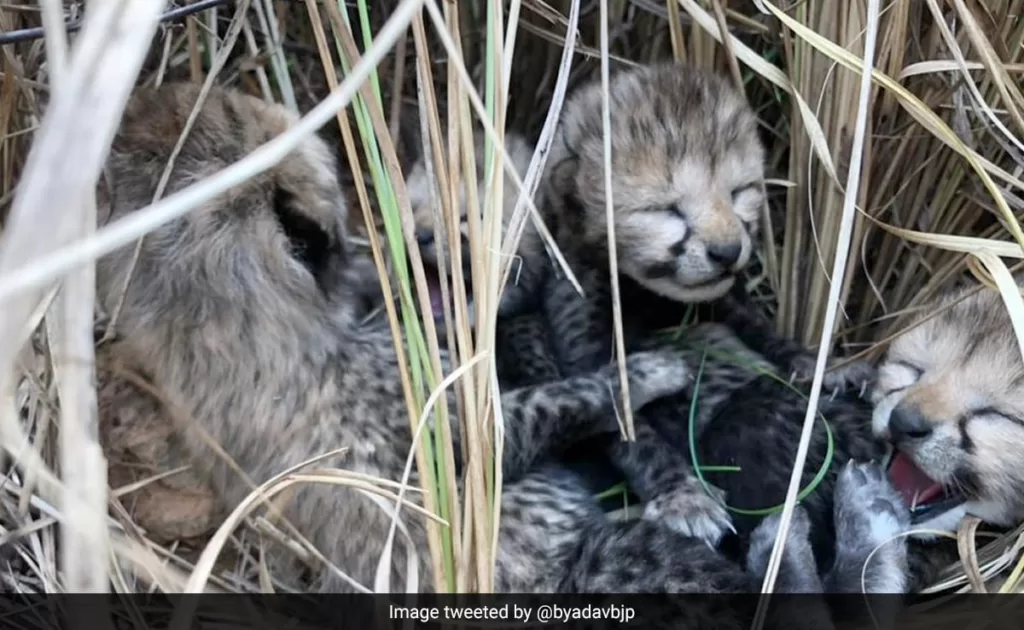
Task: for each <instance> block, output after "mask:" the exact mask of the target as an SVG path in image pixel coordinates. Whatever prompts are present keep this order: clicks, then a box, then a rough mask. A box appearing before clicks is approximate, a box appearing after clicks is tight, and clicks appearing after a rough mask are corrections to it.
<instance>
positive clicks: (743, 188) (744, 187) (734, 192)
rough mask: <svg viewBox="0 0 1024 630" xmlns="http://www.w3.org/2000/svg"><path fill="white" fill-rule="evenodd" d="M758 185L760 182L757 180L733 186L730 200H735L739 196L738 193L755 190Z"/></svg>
mask: <svg viewBox="0 0 1024 630" xmlns="http://www.w3.org/2000/svg"><path fill="white" fill-rule="evenodd" d="M759 187H760V184H759V183H758V182H751V183H749V184H744V185H742V186H739V187H738V188H733V189H732V192H731V193H730V194H731V195H732V200H733V201H736V200H737V199H738V198H739V197H740V195H743V194H744V193H748V192H753V191H756V190H757V189H758V188H759Z"/></svg>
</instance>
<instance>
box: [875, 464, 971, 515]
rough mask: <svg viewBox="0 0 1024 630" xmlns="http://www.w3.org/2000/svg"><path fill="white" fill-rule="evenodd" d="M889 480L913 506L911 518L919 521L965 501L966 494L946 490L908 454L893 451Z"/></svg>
mask: <svg viewBox="0 0 1024 630" xmlns="http://www.w3.org/2000/svg"><path fill="white" fill-rule="evenodd" d="M888 472H889V481H890V482H891V483H892V485H893V487H894V488H896V490H898V491H899V493H900V494H902V495H903V500H904V501H906V503H907V505H908V506H909V507H910V515H911V521H912V522H913V523H915V524H916V523H920V522H922V521H926V520H928V519H930V518H934V517H935V516H938V515H939V514H943V513H945V512H948V511H949V510H952V509H953V508H955V507H957V506H958V505H960V504H962V503H963V502H964V501H965V500H966V497H964V496H963V495H961V494H959V493H956V492H954V491H951V490H947V489H946V488H944V487H943V486H942V484H941V483H939V482H937V481H935V480H933V479H931V478H930V477H929V476H928V475H926V474H925V473H924V471H922V470H921V469H920V468H918V467H917V464H915V463H914V460H912V459H911V458H910V456H909V455H907V454H905V453H903V452H901V451H894V452H893V454H892V456H891V458H890V460H889V466H888Z"/></svg>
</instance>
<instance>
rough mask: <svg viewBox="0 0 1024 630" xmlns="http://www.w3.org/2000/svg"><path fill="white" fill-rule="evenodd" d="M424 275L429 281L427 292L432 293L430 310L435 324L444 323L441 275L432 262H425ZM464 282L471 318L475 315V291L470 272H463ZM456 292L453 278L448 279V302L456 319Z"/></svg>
mask: <svg viewBox="0 0 1024 630" xmlns="http://www.w3.org/2000/svg"><path fill="white" fill-rule="evenodd" d="M423 275H424V276H425V277H426V280H427V290H428V291H429V292H430V310H431V311H432V313H433V315H434V321H435V322H443V321H444V297H443V295H442V294H441V275H440V272H439V271H438V269H437V266H436V265H435V264H433V263H432V262H430V261H427V260H424V261H423ZM462 277H463V281H464V282H465V286H466V303H467V307H468V309H469V312H470V317H472V313H473V290H472V285H471V283H470V276H469V270H468V269H467V270H463V272H462ZM454 293H455V290H454V287H453V286H452V283H451V278H449V279H448V302H449V304H450V305H451V308H452V316H453V317H454V316H455V315H454V312H455V295H454Z"/></svg>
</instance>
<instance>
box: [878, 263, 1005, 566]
mask: <svg viewBox="0 0 1024 630" xmlns="http://www.w3.org/2000/svg"><path fill="white" fill-rule="evenodd" d="M1017 282H1018V283H1021V280H1020V278H1017ZM921 312H922V313H924V315H922V316H921V317H919V318H918V319H917V321H916V322H915V324H914V325H913V327H911V328H909V329H908V330H907V331H906V332H904V333H903V334H902V335H900V336H899V337H897V338H896V339H895V340H893V342H892V344H891V345H890V346H889V349H888V351H887V353H886V357H885V359H884V361H883V362H882V364H881V366H880V368H879V372H878V382H877V386H876V387H875V388H874V390H873V392H872V397H873V400H874V402H875V411H874V418H873V420H874V422H873V424H874V429H875V432H876V433H877V435H878V436H880V437H882V438H884V439H887V440H889V441H890V442H891V443H892V444H893V446H894V448H895V452H894V457H893V460H892V464H891V466H890V469H889V476H890V478H891V479H892V481H893V483H894V484H895V485H896V486H897V488H899V490H900V492H901V493H902V494H903V497H904V499H905V501H906V502H907V503H908V504H910V505H912V507H913V514H914V530H917V529H921V530H933V531H934V530H938V531H942V532H955V531H956V529H957V527H958V525H959V523H960V521H961V519H962V518H963V517H964V516H965V515H972V516H976V517H978V518H980V519H982V521H984V522H985V523H986V524H988V525H990V526H994V527H996V528H1008V527H1014V526H1016V525H1018V524H1019V523H1020V522H1021V521H1022V520H1024V467H1022V465H1021V463H1022V458H1021V453H1022V450H1021V444H1022V441H1024V420H1022V418H1024V361H1022V360H1021V354H1020V346H1019V344H1018V343H1017V339H1016V336H1015V335H1014V331H1013V326H1012V324H1011V321H1010V316H1009V314H1008V312H1007V310H1006V305H1005V304H1004V303H1003V301H1002V298H1001V296H1000V295H999V293H998V292H997V291H995V290H994V289H989V288H985V287H977V286H969V287H963V288H959V289H956V290H953V291H949V292H948V293H946V294H945V295H944V296H942V297H940V298H939V299H937V300H936V301H935V303H934V304H932V305H931V306H930V307H929V308H926V309H923V310H922V311H921ZM914 536H915V538H917V539H919V540H921V541H922V542H926V541H927V542H932V539H933V535H931V534H928V533H925V532H922V533H920V534H917V533H915V534H914ZM936 542H937V541H936ZM929 546H930V545H929ZM948 560H949V559H947V561H948Z"/></svg>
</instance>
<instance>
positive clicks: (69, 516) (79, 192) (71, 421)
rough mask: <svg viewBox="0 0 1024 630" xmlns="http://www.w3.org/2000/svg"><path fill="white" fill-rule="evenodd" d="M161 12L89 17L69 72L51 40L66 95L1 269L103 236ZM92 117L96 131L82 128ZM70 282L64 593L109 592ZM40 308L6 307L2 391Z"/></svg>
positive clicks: (100, 496) (14, 220)
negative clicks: (100, 188)
mask: <svg viewBox="0 0 1024 630" xmlns="http://www.w3.org/2000/svg"><path fill="white" fill-rule="evenodd" d="M163 6H164V2H162V1H157V0H142V1H137V2H132V3H123V2H122V3H106V4H104V5H97V6H96V7H95V8H94V10H92V11H90V12H89V15H88V17H87V18H86V21H85V25H84V28H83V30H82V34H81V36H80V38H79V39H78V41H77V43H76V47H75V50H74V54H73V56H72V58H71V60H70V62H69V63H68V65H67V68H66V69H65V68H64V67H63V66H64V60H63V57H64V55H63V52H62V49H63V42H62V39H63V38H62V36H61V35H56V36H51V37H55V38H56V39H55V40H54V43H51V44H50V45H49V46H48V51H49V52H50V53H51V54H53V55H54V58H53V62H54V64H55V65H56V68H55V70H56V71H55V72H54V73H53V75H54V76H53V79H54V81H55V82H57V83H58V84H59V86H60V87H59V89H56V90H54V91H53V94H52V101H51V103H50V106H49V108H48V110H47V112H46V116H45V118H44V120H43V124H42V126H41V128H40V130H39V132H38V134H37V137H36V140H35V142H34V143H33V146H32V150H31V152H30V153H29V157H28V161H27V163H26V166H25V171H24V173H23V174H22V178H21V182H20V185H19V190H18V194H17V195H16V196H15V200H14V204H13V207H12V209H11V216H10V218H9V221H8V225H7V229H6V230H5V233H4V235H3V241H2V243H0V270H4V271H9V270H11V269H12V268H15V267H17V266H21V265H26V264H31V262H32V261H33V260H34V259H36V258H38V257H39V256H40V255H41V254H44V253H46V252H48V251H52V250H54V249H55V248H57V247H59V246H60V245H62V244H63V243H66V242H68V241H69V240H71V239H72V238H74V237H77V236H80V235H83V234H85V235H87V234H89V233H90V232H91V231H92V230H93V229H94V228H95V221H96V216H95V215H96V213H95V205H94V194H95V184H96V181H97V179H98V177H99V175H100V171H101V169H102V164H103V161H104V159H105V157H106V154H107V151H108V150H109V147H110V142H111V140H112V139H113V135H114V130H115V128H116V126H117V123H118V121H119V120H120V116H121V112H122V111H123V109H124V106H125V104H126V103H127V100H128V94H129V91H130V90H131V87H132V85H133V83H134V81H135V78H136V75H137V74H138V72H139V69H140V68H141V65H142V60H143V56H144V54H145V52H146V49H147V46H148V44H149V41H150V39H151V37H152V35H153V33H154V32H155V30H156V25H157V23H158V19H159V15H160V11H161V10H162V9H163ZM47 13H48V14H49V15H50V17H49V18H48V21H50V22H51V23H52V20H53V18H54V17H55V15H54V14H55V13H56V11H55V10H53V9H52V8H51V9H49V10H48V11H47ZM51 25H52V24H51ZM112 34H114V35H112ZM83 116H85V117H86V118H88V119H89V121H90V124H89V125H82V124H78V122H77V121H80V120H82V117H83ZM55 182H59V185H54V184H55ZM69 280H70V281H71V283H70V284H69V286H67V287H65V289H64V294H63V296H62V297H61V299H59V300H57V302H56V306H57V311H56V314H57V317H58V318H59V324H58V325H57V326H55V327H53V328H52V329H53V330H55V331H57V333H58V334H57V337H56V340H55V341H56V342H57V346H58V348H59V350H60V352H59V354H62V355H63V356H59V357H58V362H59V365H60V367H59V368H58V375H59V377H60V378H59V385H60V389H61V392H60V393H61V402H62V424H63V429H62V431H61V450H62V453H63V456H62V458H61V462H62V473H63V475H64V476H65V478H66V479H67V480H68V483H69V485H68V486H67V487H65V489H64V494H63V495H62V501H61V504H62V507H63V510H64V520H63V521H62V533H63V538H62V543H63V550H62V564H63V565H64V566H63V568H64V571H65V581H66V584H65V586H66V588H68V589H70V590H73V591H86V592H88V591H91V592H105V591H106V590H107V589H108V584H109V582H108V579H107V571H106V567H107V566H108V563H109V555H108V544H107V530H106V488H107V484H106V462H105V459H104V457H103V453H102V449H101V448H100V445H99V441H98V433H97V428H96V402H95V390H94V388H93V386H92V369H91V367H92V304H93V293H94V283H93V270H92V268H91V265H86V266H84V267H83V268H81V269H80V270H79V271H78V272H77V273H76V274H74V275H73V276H71V277H70V278H69ZM42 298H43V294H41V293H40V292H39V291H36V292H34V293H30V294H28V295H24V296H21V298H20V299H18V300H12V301H9V302H8V304H7V305H5V308H4V314H3V317H2V319H0V322H2V323H0V330H3V331H5V333H6V334H4V339H7V340H8V343H5V344H3V345H2V346H0V348H2V349H0V372H2V375H0V382H2V383H3V388H4V389H5V390H6V389H7V388H8V387H10V385H9V383H10V380H11V379H12V378H13V374H12V368H13V364H14V359H15V357H16V356H17V354H18V352H19V351H20V344H16V343H12V342H13V341H17V340H19V339H20V338H21V335H20V333H21V332H22V330H23V327H24V325H25V321H26V320H27V319H28V318H29V316H30V314H31V313H32V311H33V310H34V309H36V308H37V306H38V304H39V302H40V300H41V299H42ZM61 361H62V362H61ZM4 412H5V415H6V413H7V412H8V410H6V409H5V410H4ZM8 421H14V422H16V419H14V418H5V424H6V422H8ZM4 433H5V434H6V435H5V437H6V438H11V437H13V436H12V435H11V432H9V431H5V432H4ZM4 446H5V447H6V448H7V449H8V450H14V449H17V448H19V447H20V446H22V445H15V444H11V443H9V442H8V443H5V445H4ZM24 446H28V445H27V444H25V445H24ZM29 448H31V447H29Z"/></svg>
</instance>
